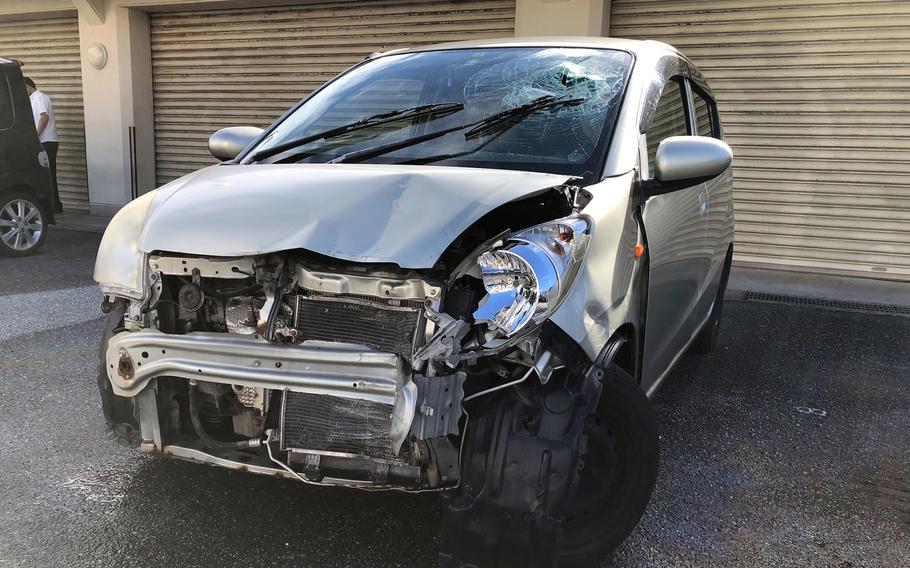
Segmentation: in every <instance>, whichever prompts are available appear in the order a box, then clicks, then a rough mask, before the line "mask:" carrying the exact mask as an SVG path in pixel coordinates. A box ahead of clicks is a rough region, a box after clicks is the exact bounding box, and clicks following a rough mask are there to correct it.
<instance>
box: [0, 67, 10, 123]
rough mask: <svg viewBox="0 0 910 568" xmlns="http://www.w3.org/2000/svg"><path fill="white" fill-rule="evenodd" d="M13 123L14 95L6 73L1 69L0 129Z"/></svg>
mask: <svg viewBox="0 0 910 568" xmlns="http://www.w3.org/2000/svg"><path fill="white" fill-rule="evenodd" d="M12 125H13V97H12V94H11V93H10V90H9V81H8V80H7V78H6V73H5V72H3V71H0V130H6V129H7V128H9V127H10V126H12Z"/></svg>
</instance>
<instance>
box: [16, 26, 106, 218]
mask: <svg viewBox="0 0 910 568" xmlns="http://www.w3.org/2000/svg"><path fill="white" fill-rule="evenodd" d="M0 55H2V56H5V57H12V58H14V59H19V60H20V61H22V62H23V63H24V65H23V67H22V72H23V73H24V74H25V75H26V76H28V77H31V78H32V79H34V81H35V84H37V85H38V89H39V90H41V91H42V92H44V93H45V94H47V96H49V97H50V98H51V103H52V105H53V108H54V118H55V119H56V120H57V136H58V138H59V139H60V140H59V142H60V148H59V153H58V154H57V184H58V186H59V188H60V199H61V201H63V207H64V209H65V210H67V211H88V174H87V173H86V170H85V117H84V114H83V111H82V68H81V65H80V60H79V23H78V21H77V19H76V14H75V12H74V13H73V15H72V16H64V17H58V18H45V19H40V20H25V21H0Z"/></svg>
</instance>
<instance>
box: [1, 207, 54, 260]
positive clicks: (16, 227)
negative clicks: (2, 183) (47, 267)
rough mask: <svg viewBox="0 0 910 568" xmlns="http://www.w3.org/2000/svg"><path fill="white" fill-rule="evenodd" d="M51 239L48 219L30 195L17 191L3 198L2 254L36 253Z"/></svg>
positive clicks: (24, 254)
mask: <svg viewBox="0 0 910 568" xmlns="http://www.w3.org/2000/svg"><path fill="white" fill-rule="evenodd" d="M46 238H47V220H46V218H45V215H44V212H43V211H42V210H41V206H40V205H38V203H37V201H36V200H35V199H34V198H33V197H31V196H30V195H29V194H27V193H25V192H23V191H14V192H10V193H6V194H4V195H3V196H2V197H0V254H3V255H5V256H27V255H30V254H34V253H35V252H36V251H37V250H38V249H39V248H41V245H42V244H44V239H46Z"/></svg>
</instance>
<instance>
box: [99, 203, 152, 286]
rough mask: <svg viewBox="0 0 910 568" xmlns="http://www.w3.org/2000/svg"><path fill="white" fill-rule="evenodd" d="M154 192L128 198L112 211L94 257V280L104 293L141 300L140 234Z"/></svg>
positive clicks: (142, 269)
mask: <svg viewBox="0 0 910 568" xmlns="http://www.w3.org/2000/svg"><path fill="white" fill-rule="evenodd" d="M154 198H155V192H154V191H150V192H148V193H146V194H144V195H142V196H141V197H139V198H138V199H134V200H133V201H130V202H129V203H127V204H126V205H124V206H123V208H122V209H120V211H118V212H117V214H116V215H114V218H113V219H111V222H110V223H109V224H108V226H107V229H106V230H105V231H104V237H102V238H101V245H100V246H99V247H98V256H97V258H96V259H95V274H94V278H95V282H97V283H98V284H99V286H100V287H101V291H102V292H103V293H104V294H107V295H111V296H123V297H127V298H133V299H136V300H141V299H143V298H144V297H145V293H146V287H147V283H146V281H145V272H146V266H145V254H143V253H142V252H141V251H140V250H139V237H140V236H141V235H142V229H143V227H145V220H146V218H147V217H148V213H149V208H150V207H151V205H152V200H154Z"/></svg>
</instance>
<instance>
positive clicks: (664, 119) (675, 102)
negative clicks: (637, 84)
mask: <svg viewBox="0 0 910 568" xmlns="http://www.w3.org/2000/svg"><path fill="white" fill-rule="evenodd" d="M687 134H689V132H688V130H687V129H686V104H685V98H683V94H682V81H681V80H680V79H678V78H675V79H672V80H670V81H668V82H667V85H666V86H665V87H664V90H663V92H661V93H660V100H658V101H657V108H656V109H654V115H653V117H652V119H651V126H650V127H648V130H647V132H645V138H646V139H647V141H648V172H650V174H651V176H653V175H654V156H655V155H656V154H657V147H658V146H659V145H660V142H661V140H663V139H664V138H668V137H670V136H686V135H687Z"/></svg>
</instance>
